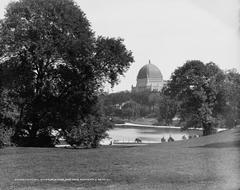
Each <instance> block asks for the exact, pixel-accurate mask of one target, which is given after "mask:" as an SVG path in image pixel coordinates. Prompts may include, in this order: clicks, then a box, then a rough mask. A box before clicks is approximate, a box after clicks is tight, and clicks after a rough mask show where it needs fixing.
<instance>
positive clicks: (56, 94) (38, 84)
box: [0, 0, 133, 145]
mask: <svg viewBox="0 0 240 190" xmlns="http://www.w3.org/2000/svg"><path fill="white" fill-rule="evenodd" d="M122 42H123V40H122V39H115V38H107V37H95V35H94V32H93V31H92V30H91V27H90V24H89V22H88V20H87V19H86V16H85V14H84V13H83V12H82V11H81V10H80V8H79V7H78V6H77V5H76V4H75V3H74V2H73V1H72V0H20V1H18V2H13V3H10V4H9V6H8V7H7V10H6V14H5V18H4V19H3V20H1V23H0V56H1V57H0V60H1V62H0V65H1V69H0V79H1V80H0V81H1V84H2V85H3V88H4V89H8V91H9V92H10V93H9V94H8V96H9V97H10V98H11V99H13V101H12V102H13V103H14V105H15V106H16V107H17V110H18V113H19V117H18V120H17V121H16V125H15V131H16V133H15V136H14V138H13V139H18V138H20V137H22V138H23V141H25V140H24V139H26V141H32V144H38V143H35V141H36V140H35V138H40V136H39V135H40V134H42V133H43V134H44V135H43V136H44V137H42V136H41V139H45V136H48V141H49V142H50V140H49V139H51V136H50V134H51V129H60V128H61V129H62V130H65V129H66V128H68V124H69V123H73V122H75V121H76V120H77V119H78V118H79V117H80V118H81V119H84V117H86V116H87V115H89V114H93V113H94V109H93V107H94V106H95V104H96V103H97V97H98V95H99V92H100V89H101V88H102V86H103V84H104V83H105V82H109V83H111V85H114V84H116V83H117V82H118V77H119V75H123V73H124V72H125V71H126V70H127V69H128V68H129V66H130V63H131V62H133V57H132V53H131V52H130V51H128V50H127V49H126V48H125V46H124V45H123V43H122ZM25 137H27V138H25ZM40 141H41V142H43V141H42V140H39V141H38V142H39V145H40V144H41V142H40ZM16 142H19V141H18V140H17V141H16ZM20 144H22V143H20ZM26 144H31V143H26ZM43 144H44V143H43Z"/></svg>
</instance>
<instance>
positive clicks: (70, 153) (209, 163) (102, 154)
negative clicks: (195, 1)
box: [0, 129, 240, 190]
mask: <svg viewBox="0 0 240 190" xmlns="http://www.w3.org/2000/svg"><path fill="white" fill-rule="evenodd" d="M26 179H28V180H26ZM63 179H65V181H64V180H63ZM70 179H71V180H72V181H70ZM20 180H22V181H20ZM54 180H55V181H54ZM0 189H3V190H5V189H22V190H25V189H96V190H97V189H170V190H175V189H176V190H177V189H184V190H192V189H197V190H200V189H204V190H205V189H209V190H214V189H216V190H239V189H240V129H234V130H229V131H225V132H221V133H218V134H216V135H212V136H207V137H201V138H198V139H191V140H188V141H185V142H184V141H181V142H180V141H179V142H173V143H163V144H151V145H146V146H127V147H125V146H112V147H111V146H108V147H107V146H105V147H101V148H99V149H66V148H5V149H2V150H0Z"/></svg>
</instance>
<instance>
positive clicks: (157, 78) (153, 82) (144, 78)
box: [132, 61, 165, 92]
mask: <svg viewBox="0 0 240 190" xmlns="http://www.w3.org/2000/svg"><path fill="white" fill-rule="evenodd" d="M164 83H165V82H164V81H163V76H162V73H161V71H160V70H159V69H158V67H157V66H156V65H154V64H151V62H150V61H149V64H146V65H144V66H143V67H142V68H141V69H140V70H139V72H138V75H137V85H136V87H132V91H134V92H142V91H146V90H150V91H161V90H162V88H163V86H164Z"/></svg>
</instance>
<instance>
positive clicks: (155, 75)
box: [137, 62, 163, 80]
mask: <svg viewBox="0 0 240 190" xmlns="http://www.w3.org/2000/svg"><path fill="white" fill-rule="evenodd" d="M146 78H148V79H149V78H152V79H160V80H163V77H162V73H161V71H160V70H159V69H158V67H157V66H155V65H153V64H151V63H150V62H149V64H146V65H144V66H143V67H142V68H141V69H140V70H139V72H138V75H137V79H146Z"/></svg>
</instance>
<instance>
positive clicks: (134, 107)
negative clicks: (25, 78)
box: [102, 91, 161, 119]
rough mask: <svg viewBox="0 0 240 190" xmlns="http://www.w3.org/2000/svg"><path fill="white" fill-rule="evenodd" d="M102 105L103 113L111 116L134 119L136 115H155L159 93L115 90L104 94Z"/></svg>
mask: <svg viewBox="0 0 240 190" xmlns="http://www.w3.org/2000/svg"><path fill="white" fill-rule="evenodd" d="M102 98H103V99H104V103H103V107H104V113H105V114H106V115H107V116H111V117H114V116H116V117H120V118H122V119H135V118H138V117H146V116H147V117H156V116H157V113H158V111H157V110H158V103H159V100H160V98H161V96H160V93H158V92H151V91H143V92H129V91H123V92H117V93H112V94H108V95H105V96H104V97H102Z"/></svg>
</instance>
